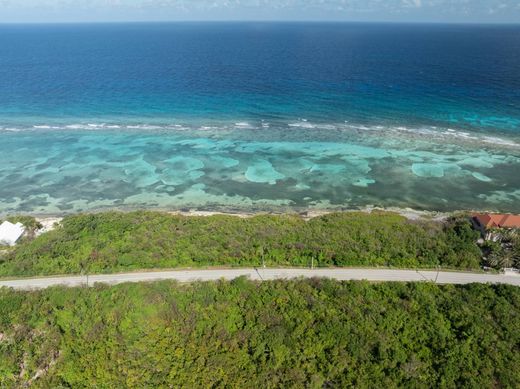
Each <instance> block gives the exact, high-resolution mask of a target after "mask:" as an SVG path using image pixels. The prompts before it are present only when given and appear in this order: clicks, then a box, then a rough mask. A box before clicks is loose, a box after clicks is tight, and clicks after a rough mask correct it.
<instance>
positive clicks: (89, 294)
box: [0, 279, 520, 388]
mask: <svg viewBox="0 0 520 389" xmlns="http://www.w3.org/2000/svg"><path fill="white" fill-rule="evenodd" d="M519 315H520V288H516V287H510V286H488V285H468V286H437V285H434V284H423V283H421V284H399V283H385V284H369V283H365V282H346V283H340V282H336V281H330V280H307V281H290V282H289V281H276V282H265V283H253V282H250V281H247V280H245V279H237V280H235V281H233V282H217V283H196V284H191V285H182V286H181V285H177V284H175V283H172V282H166V281H165V282H160V283H153V284H125V285H120V286H117V287H107V286H96V287H95V288H77V289H66V292H65V290H64V289H62V288H54V289H48V290H45V291H38V292H15V291H12V290H7V289H3V290H0V387H26V385H27V384H28V383H32V385H33V387H44V388H49V387H72V388H82V387H99V388H124V387H172V386H174V387H189V388H192V387H239V388H270V387H284V388H285V387H294V388H303V387H310V388H323V387H359V388H369V387H371V388H396V387H413V388H417V387H420V388H423V387H424V388H426V387H440V388H459V387H466V388H475V387H481V388H494V387H501V388H514V387H518V383H519V382H520V369H518V366H520V317H519ZM36 377H38V378H36Z"/></svg>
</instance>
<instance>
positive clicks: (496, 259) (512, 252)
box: [482, 229, 520, 269]
mask: <svg viewBox="0 0 520 389" xmlns="http://www.w3.org/2000/svg"><path fill="white" fill-rule="evenodd" d="M493 233H494V234H495V236H496V241H494V240H487V241H486V242H485V243H484V245H483V247H482V249H483V251H484V254H485V259H484V263H485V264H486V266H489V267H493V268H496V269H503V268H510V267H515V268H517V269H520V231H519V230H516V229H513V230H496V231H494V232H493Z"/></svg>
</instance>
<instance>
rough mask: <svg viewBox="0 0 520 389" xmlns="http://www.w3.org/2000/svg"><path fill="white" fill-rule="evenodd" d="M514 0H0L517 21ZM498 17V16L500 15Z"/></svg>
mask: <svg viewBox="0 0 520 389" xmlns="http://www.w3.org/2000/svg"><path fill="white" fill-rule="evenodd" d="M519 9H520V3H519V2H518V0H0V21H8V20H9V18H10V17H18V18H19V19H23V18H26V19H31V20H32V19H38V18H40V19H42V20H45V18H55V19H57V20H61V19H63V20H67V19H71V20H97V19H99V20H109V19H117V20H136V19H137V20H146V19H151V20H155V19H172V20H178V19H181V20H182V19H183V18H184V19H321V20H329V19H330V20H338V19H339V20H403V21H421V20H428V21H453V20H464V21H486V20H490V21H493V20H499V21H500V20H502V19H503V20H504V21H513V22H514V21H516V22H519V23H520V11H519ZM501 17H502V19H500V18H501Z"/></svg>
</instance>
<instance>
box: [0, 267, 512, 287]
mask: <svg viewBox="0 0 520 389" xmlns="http://www.w3.org/2000/svg"><path fill="white" fill-rule="evenodd" d="M241 276H245V277H248V278H250V279H251V280H259V281H266V280H276V279H290V278H313V277H322V278H332V279H335V280H342V281H344V280H367V281H375V282H383V281H402V282H420V281H424V282H436V283H438V284H471V283H481V284H488V283H489V284H509V285H516V286H520V275H501V274H500V275H499V274H484V273H463V272H436V271H420V270H419V271H415V270H391V269H344V268H343V269H338V268H336V269H314V270H311V269H263V268H258V269H255V268H244V269H212V270H178V271H150V272H138V273H125V274H100V275H90V276H63V277H45V278H24V279H16V280H6V281H0V287H4V286H5V287H10V288H14V289H21V290H31V289H44V288H48V287H51V286H57V285H63V286H70V287H75V286H93V285H94V284H96V283H103V284H110V285H115V284H120V283H124V282H153V281H159V280H176V281H178V282H193V281H214V280H219V279H225V280H231V279H234V278H237V277H241Z"/></svg>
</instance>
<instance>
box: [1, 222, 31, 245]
mask: <svg viewBox="0 0 520 389" xmlns="http://www.w3.org/2000/svg"><path fill="white" fill-rule="evenodd" d="M24 232H25V227H24V226H23V224H22V223H16V224H13V223H10V222H8V221H5V222H3V223H2V224H1V225H0V244H4V245H8V246H14V245H15V244H16V241H17V240H18V239H20V237H21V236H22V235H23V233H24Z"/></svg>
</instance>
